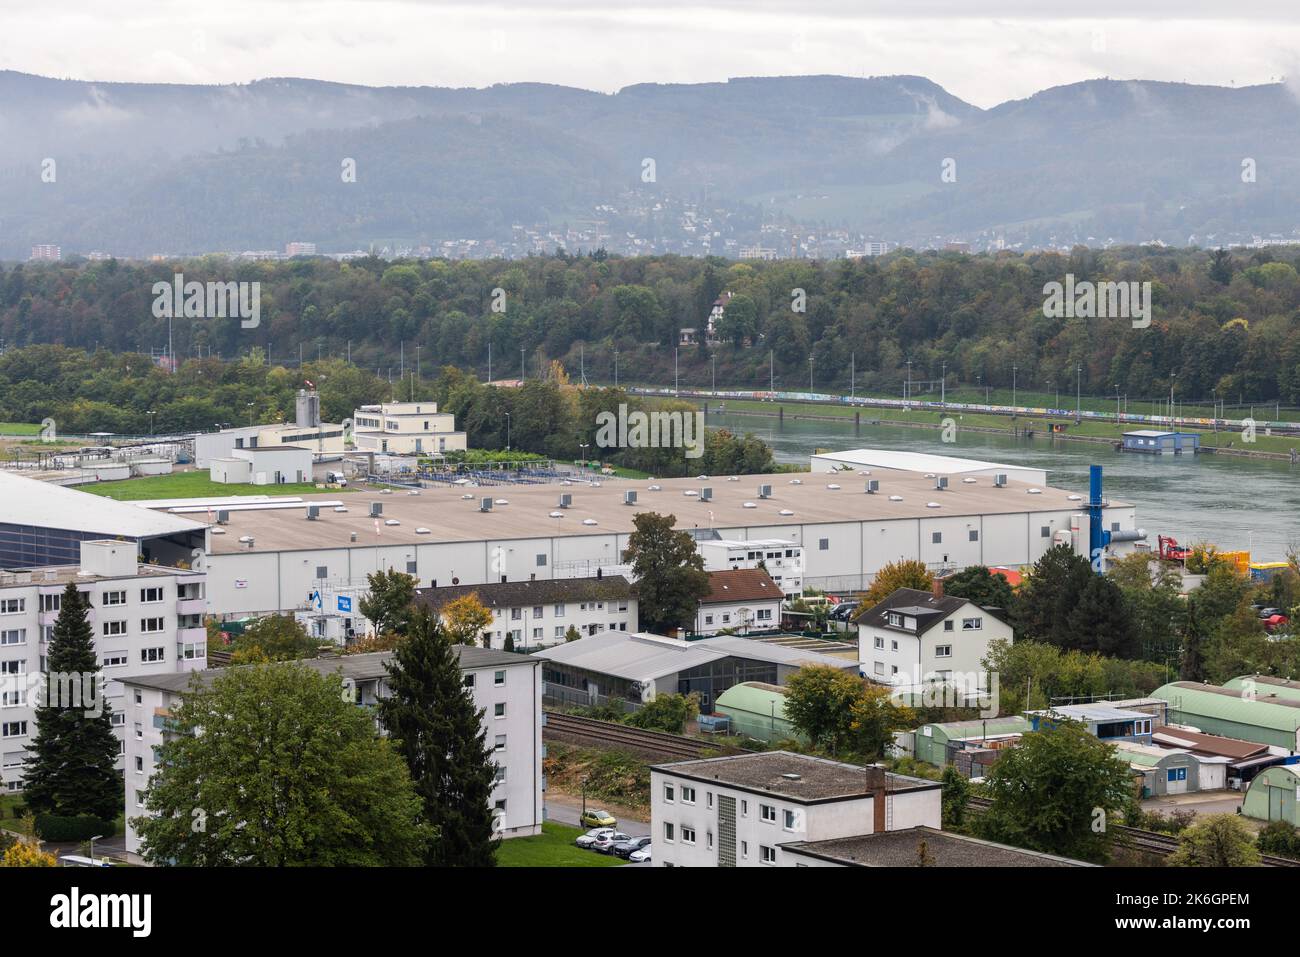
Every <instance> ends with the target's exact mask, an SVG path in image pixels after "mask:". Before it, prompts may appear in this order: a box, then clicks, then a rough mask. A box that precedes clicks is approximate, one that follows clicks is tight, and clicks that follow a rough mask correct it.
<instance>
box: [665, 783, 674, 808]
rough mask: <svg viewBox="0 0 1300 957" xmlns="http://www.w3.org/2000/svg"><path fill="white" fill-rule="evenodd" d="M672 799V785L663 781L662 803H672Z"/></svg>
mask: <svg viewBox="0 0 1300 957" xmlns="http://www.w3.org/2000/svg"><path fill="white" fill-rule="evenodd" d="M673 800H674V798H673V786H672V785H671V784H667V783H665V784H664V803H665V804H672V803H673Z"/></svg>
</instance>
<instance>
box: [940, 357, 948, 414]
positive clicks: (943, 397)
mask: <svg viewBox="0 0 1300 957" xmlns="http://www.w3.org/2000/svg"><path fill="white" fill-rule="evenodd" d="M939 407H940V408H943V409H946V408H947V407H948V363H946V362H945V363H944V364H943V378H942V380H940V382H939Z"/></svg>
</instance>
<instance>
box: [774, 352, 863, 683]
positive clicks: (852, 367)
mask: <svg viewBox="0 0 1300 957" xmlns="http://www.w3.org/2000/svg"><path fill="white" fill-rule="evenodd" d="M856 360H857V354H856V353H853V352H850V353H849V398H850V399H852V398H855V397H856V393H855V382H856V379H857V371H858V370H857V363H856ZM774 707H775V706H774Z"/></svg>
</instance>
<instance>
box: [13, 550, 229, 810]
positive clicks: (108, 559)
mask: <svg viewBox="0 0 1300 957" xmlns="http://www.w3.org/2000/svg"><path fill="white" fill-rule="evenodd" d="M136 548H137V546H136V543H135V542H120V541H85V542H82V543H81V556H82V557H81V565H80V566H59V567H52V568H32V569H28V570H25V571H22V572H0V689H2V690H0V780H3V782H4V788H5V790H6V791H11V792H13V791H21V790H22V782H23V764H24V761H25V759H26V751H27V747H28V745H30V743H31V741H32V739H33V738H34V737H35V735H36V704H37V700H38V699H37V691H38V689H39V687H40V686H41V684H42V682H43V681H45V680H46V677H47V674H48V670H47V653H48V651H49V643H50V639H51V637H52V636H53V631H54V622H55V619H57V618H58V615H59V608H60V606H61V604H62V600H63V591H64V589H65V588H66V587H67V585H68V583H69V582H76V584H77V590H78V591H80V592H82V594H84V595H86V596H87V597H88V598H89V600H90V609H89V612H88V619H89V622H90V625H91V628H92V629H93V630H94V635H95V651H96V656H97V657H98V659H99V664H100V668H101V673H102V674H103V676H104V679H105V682H106V683H105V685H104V696H105V704H106V705H107V707H108V708H109V709H110V711H111V712H112V722H113V728H114V730H115V731H116V733H117V736H118V738H119V740H120V741H121V742H122V751H123V753H125V751H126V749H127V745H128V744H129V743H130V742H132V741H133V740H136V739H138V738H139V737H140V735H141V733H142V732H143V730H144V729H143V727H142V726H141V724H140V723H139V721H132V720H131V719H130V717H129V715H128V713H127V709H125V708H124V707H123V704H124V700H125V699H124V690H123V687H122V684H121V681H120V680H116V679H120V677H121V676H122V675H127V674H131V675H135V674H150V675H179V676H180V677H181V679H182V680H183V679H184V677H185V675H186V674H187V673H188V672H190V671H193V670H195V669H199V668H204V667H206V666H207V631H206V630H205V628H204V625H203V615H204V611H205V608H206V598H205V595H204V588H205V580H204V574H203V573H202V572H198V571H191V570H187V569H180V568H167V567H162V566H158V565H140V564H137V561H136V558H137V556H136ZM87 690H89V689H87ZM123 766H124V763H123V762H122V761H119V764H118V769H119V770H122V768H123Z"/></svg>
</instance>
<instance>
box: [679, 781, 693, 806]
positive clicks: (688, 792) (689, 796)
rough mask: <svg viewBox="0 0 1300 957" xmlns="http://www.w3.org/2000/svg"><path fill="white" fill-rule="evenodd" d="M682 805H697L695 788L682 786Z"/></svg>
mask: <svg viewBox="0 0 1300 957" xmlns="http://www.w3.org/2000/svg"><path fill="white" fill-rule="evenodd" d="M682 803H683V804H694V803H695V788H693V787H689V786H687V785H685V784H683V785H682Z"/></svg>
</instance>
